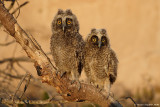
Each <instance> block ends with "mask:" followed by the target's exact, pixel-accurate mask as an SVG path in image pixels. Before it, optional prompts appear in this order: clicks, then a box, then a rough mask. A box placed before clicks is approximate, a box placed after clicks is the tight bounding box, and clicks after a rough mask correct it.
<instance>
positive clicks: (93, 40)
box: [91, 35, 98, 46]
mask: <svg viewBox="0 0 160 107" xmlns="http://www.w3.org/2000/svg"><path fill="white" fill-rule="evenodd" d="M91 43H92V44H93V45H95V46H98V37H97V36H96V35H93V36H92V37H91Z"/></svg>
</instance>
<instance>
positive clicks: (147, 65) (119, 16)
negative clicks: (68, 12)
mask: <svg viewBox="0 0 160 107" xmlns="http://www.w3.org/2000/svg"><path fill="white" fill-rule="evenodd" d="M23 2H24V0H20V1H19V3H20V4H21V3H23ZM14 8H15V7H14ZM59 8H61V9H72V11H73V13H74V14H75V15H76V16H77V18H78V20H79V23H80V33H81V34H82V35H83V38H84V39H85V37H86V35H87V34H88V33H89V32H90V30H91V28H105V29H107V32H108V35H109V38H110V43H111V47H112V49H113V50H114V51H115V52H116V54H117V56H118V59H119V69H118V78H117V81H116V83H115V84H114V85H113V86H112V91H113V93H114V96H115V97H117V98H118V97H121V96H126V95H133V98H134V97H135V96H136V94H137V90H141V91H142V92H143V89H144V87H146V89H151V90H154V92H155V96H156V97H155V101H154V103H158V102H160V98H159V94H160V84H159V83H160V78H159V76H160V1H159V0H30V1H29V4H27V5H26V6H24V7H23V8H22V9H21V13H20V16H19V17H18V19H17V20H18V23H19V24H20V25H21V26H22V27H23V28H24V29H25V30H27V31H28V32H29V33H31V34H32V35H33V36H34V37H35V38H36V40H37V41H38V42H39V44H40V45H41V47H42V49H44V51H45V52H49V51H50V50H49V47H50V37H51V22H52V20H53V17H54V15H55V14H56V12H57V9H59ZM0 35H1V38H0V43H5V40H6V35H7V34H6V33H4V32H3V29H1V31H0ZM12 39H13V38H12V37H8V41H9V40H12ZM15 46H16V47H17V49H16V52H15V54H14V56H22V55H25V53H24V51H23V50H22V49H21V47H20V46H19V45H16V44H14V45H12V46H8V47H7V48H6V47H0V60H2V59H4V58H7V57H11V56H13V54H11V53H13V51H14V47H15ZM0 66H3V65H0ZM27 69H28V70H29V71H31V73H32V74H33V75H36V74H35V69H34V68H33V64H30V65H27ZM157 90H158V91H157ZM157 101H158V102H157Z"/></svg>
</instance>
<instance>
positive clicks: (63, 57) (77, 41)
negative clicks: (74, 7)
mask: <svg viewBox="0 0 160 107" xmlns="http://www.w3.org/2000/svg"><path fill="white" fill-rule="evenodd" d="M50 43H51V47H50V49H51V54H52V56H53V60H54V62H55V65H56V67H57V68H58V72H59V73H60V74H61V76H62V75H63V74H66V76H67V77H68V78H69V79H71V80H72V83H73V82H74V81H77V82H78V83H79V80H78V79H79V75H80V73H81V70H82V67H83V65H82V57H83V53H82V47H83V46H84V41H83V39H82V36H81V35H80V34H79V23H78V20H77V18H76V16H75V15H74V14H73V13H72V11H71V10H66V11H63V10H61V9H59V10H58V12H57V14H56V15H55V17H54V19H53V21H52V37H51V42H50ZM79 86H80V83H79Z"/></svg>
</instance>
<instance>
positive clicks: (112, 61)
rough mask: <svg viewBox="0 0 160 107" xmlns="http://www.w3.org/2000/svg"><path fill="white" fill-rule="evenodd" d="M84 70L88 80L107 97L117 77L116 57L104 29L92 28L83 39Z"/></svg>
mask: <svg viewBox="0 0 160 107" xmlns="http://www.w3.org/2000/svg"><path fill="white" fill-rule="evenodd" d="M84 61H85V62H84V63H85V64H84V72H85V74H86V76H87V78H88V81H89V82H90V83H92V84H93V85H95V86H96V87H98V88H100V89H102V90H103V91H102V93H104V94H105V95H106V96H107V97H108V96H109V93H110V86H111V84H113V83H114V82H115V80H116V77H117V67H118V65H117V64H118V59H117V57H116V54H115V52H114V51H113V50H112V49H111V48H110V43H109V38H108V36H107V33H106V30H105V29H99V30H97V29H92V30H91V33H90V34H89V35H88V37H87V39H86V41H85V47H84Z"/></svg>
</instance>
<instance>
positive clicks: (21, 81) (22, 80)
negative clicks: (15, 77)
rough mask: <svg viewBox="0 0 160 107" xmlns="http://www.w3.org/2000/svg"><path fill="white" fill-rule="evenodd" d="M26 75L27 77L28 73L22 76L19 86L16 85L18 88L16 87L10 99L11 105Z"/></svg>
mask: <svg viewBox="0 0 160 107" xmlns="http://www.w3.org/2000/svg"><path fill="white" fill-rule="evenodd" d="M27 75H28V73H26V74H25V75H24V76H23V78H22V79H21V81H20V82H19V84H18V86H17V89H16V91H15V93H14V95H13V97H12V102H13V103H14V98H15V96H16V94H17V92H18V90H19V88H20V86H21V85H22V83H23V81H24V80H25V78H26V77H27Z"/></svg>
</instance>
